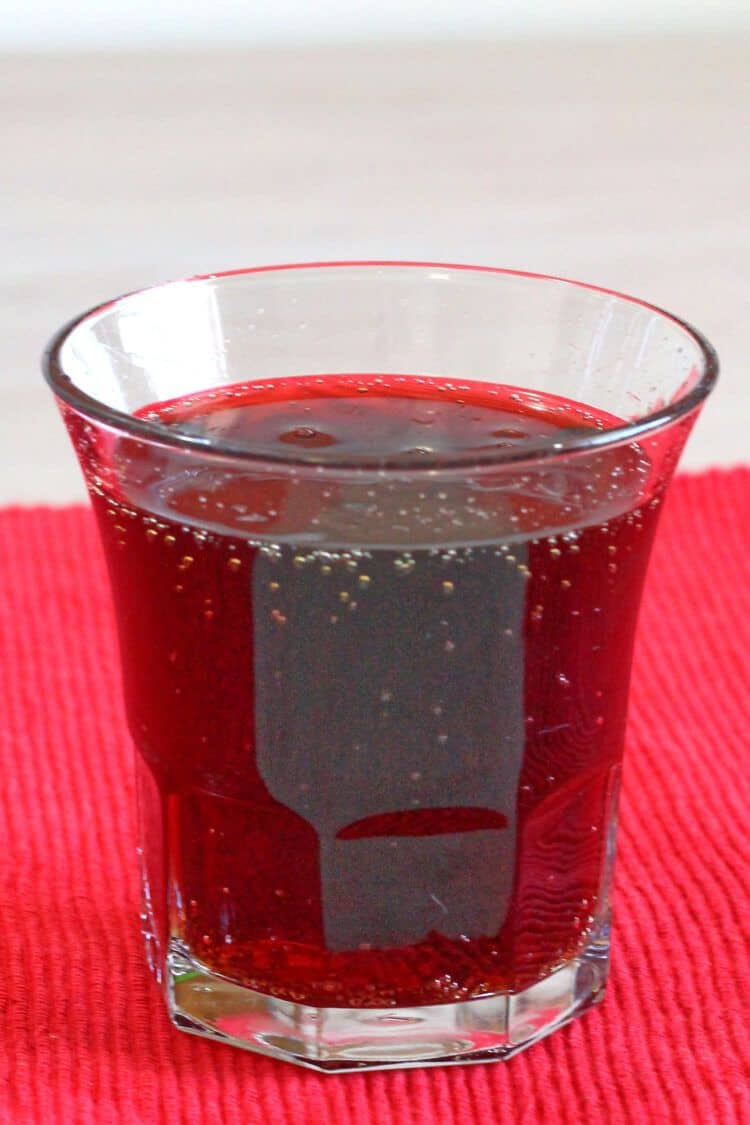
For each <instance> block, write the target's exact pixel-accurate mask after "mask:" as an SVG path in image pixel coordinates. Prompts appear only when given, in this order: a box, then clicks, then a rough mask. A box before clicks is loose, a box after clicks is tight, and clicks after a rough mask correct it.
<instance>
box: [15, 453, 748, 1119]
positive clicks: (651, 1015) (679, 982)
mask: <svg viewBox="0 0 750 1125" xmlns="http://www.w3.org/2000/svg"><path fill="white" fill-rule="evenodd" d="M0 551H1V555H0V560H1V561H0V584H1V586H2V592H1V594H0V653H1V655H2V681H1V682H0V700H1V703H2V714H1V717H0V746H1V750H0V755H1V757H0V764H1V769H2V773H1V774H0V777H2V795H1V796H0V818H1V820H2V845H3V859H2V867H1V868H0V870H1V871H2V892H1V894H2V897H1V899H0V909H1V911H2V913H1V914H0V964H1V965H2V973H1V975H0V995H1V997H2V1012H3V1022H2V1051H1V1052H0V1057H1V1059H2V1061H1V1062H0V1078H1V1079H2V1086H1V1087H0V1122H3V1123H5V1122H13V1123H14V1125H23V1123H25V1122H34V1123H36V1122H43V1123H47V1122H50V1123H55V1125H58V1123H60V1125H61V1123H65V1125H67V1123H71V1125H73V1123H74V1125H78V1123H86V1122H93V1123H96V1125H107V1123H108V1122H117V1123H120V1122H126V1123H127V1122H133V1123H138V1125H143V1123H147V1125H150V1123H151V1122H164V1123H167V1122H169V1123H170V1125H175V1123H177V1122H190V1123H192V1122H201V1123H203V1122H206V1123H216V1125H219V1123H221V1125H253V1123H255V1122H264V1123H265V1122H267V1123H269V1125H270V1123H273V1125H281V1123H295V1125H296V1123H298V1122H308V1121H309V1122H315V1125H327V1123H331V1125H334V1123H335V1125H348V1123H349V1122H352V1123H356V1125H360V1123H368V1125H369V1123H377V1125H391V1123H393V1125H396V1123H398V1125H417V1123H419V1125H427V1123H428V1122H429V1123H430V1125H432V1123H433V1122H439V1123H442V1122H448V1123H452V1122H462V1123H466V1122H471V1121H477V1122H479V1121H482V1122H485V1121H490V1122H500V1121H511V1122H514V1123H515V1122H519V1123H523V1125H527V1123H532V1122H537V1121H540V1122H541V1121H544V1122H545V1123H550V1125H557V1123H564V1122H570V1123H571V1125H580V1122H582V1121H592V1122H597V1123H598V1122H607V1123H608V1125H616V1123H618V1122H627V1123H631V1122H634V1123H635V1122H637V1123H639V1125H640V1123H642V1122H643V1123H648V1125H652V1123H654V1122H666V1121H668V1122H672V1121H679V1122H680V1123H682V1125H688V1123H690V1122H700V1123H701V1125H706V1123H707V1122H708V1123H714V1122H721V1123H724V1122H750V1018H749V1017H748V1012H747V1008H748V1002H749V1001H750V983H749V979H750V977H749V973H748V969H749V968H750V957H749V956H748V954H749V953H750V889H749V887H748V882H749V880H748V875H749V874H750V863H749V860H750V837H749V834H748V822H749V820H750V799H749V798H750V792H749V790H750V769H749V768H748V767H749V766H750V750H749V748H748V729H749V728H750V716H749V715H748V696H749V694H750V691H749V687H748V681H749V674H750V469H736V470H733V471H713V472H709V473H704V474H702V475H700V476H694V477H683V478H680V479H678V481H677V482H676V483H675V485H674V487H673V491H672V494H671V496H670V499H669V502H668V504H667V506H666V510H665V512H664V516H663V521H662V525H661V531H660V535H659V538H658V542H657V546H656V549H655V553H654V557H653V562H652V566H651V571H650V576H649V581H648V589H647V593H646V597H645V602H644V606H643V613H642V617H641V624H640V640H639V644H638V649H637V657H636V667H635V672H634V683H633V697H632V707H631V720H630V729H629V746H628V754H627V759H626V762H627V764H626V771H625V790H624V799H623V809H622V828H621V835H620V855H619V863H618V874H617V881H616V893H615V941H614V954H613V973H612V981H611V985H610V989H609V993H608V996H607V999H606V1001H605V1003H604V1005H603V1006H602V1007H600V1008H598V1009H596V1010H595V1011H593V1012H591V1013H589V1014H588V1015H586V1016H584V1017H583V1018H582V1019H581V1020H579V1021H577V1022H575V1023H573V1024H572V1025H570V1026H569V1027H567V1028H566V1029H564V1030H563V1031H560V1032H557V1033H556V1034H555V1035H553V1036H552V1037H551V1038H549V1039H547V1040H545V1041H544V1042H543V1043H540V1044H538V1045H537V1046H536V1047H532V1048H531V1050H530V1051H527V1052H526V1053H524V1054H522V1055H519V1056H517V1057H516V1058H515V1059H513V1060H512V1061H511V1062H509V1063H505V1064H503V1063H500V1064H494V1065H481V1066H472V1067H451V1068H447V1067H443V1068H437V1069H434V1070H406V1071H390V1072H380V1073H371V1074H350V1075H338V1076H321V1075H317V1074H313V1073H309V1072H306V1071H303V1070H300V1069H298V1068H295V1067H292V1066H290V1065H288V1064H284V1063H277V1062H273V1061H271V1060H269V1059H265V1058H261V1057H259V1056H253V1055H250V1054H246V1053H244V1052H240V1051H237V1050H235V1049H232V1048H229V1047H225V1046H221V1045H218V1044H213V1043H209V1042H205V1041H201V1040H197V1039H194V1038H191V1037H188V1036H187V1035H184V1034H182V1033H180V1032H177V1031H175V1030H174V1029H173V1028H172V1026H171V1025H170V1023H169V1022H168V1020H167V1016H166V1012H165V1009H164V1005H163V1002H162V999H161V996H160V994H159V992H158V989H157V987H156V985H155V983H154V982H153V980H152V979H151V977H150V975H149V973H148V971H147V969H146V965H145V961H144V957H143V952H142V949H141V940H140V935H139V932H138V924H137V910H138V885H137V877H136V866H135V856H134V847H135V844H134V830H133V820H134V817H133V784H132V777H131V767H130V747H129V745H128V738H127V734H126V731H125V723H124V718H123V712H122V706H121V701H120V689H119V682H118V671H117V657H116V648H115V638H114V632H113V623H112V615H111V611H110V606H109V600H108V591H107V586H106V580H105V575H104V567H103V563H102V559H101V555H100V552H99V546H98V542H97V540H96V534H95V530H94V526H93V522H92V519H91V516H90V514H89V512H88V511H87V510H85V509H83V508H79V507H75V508H68V509H62V510H51V509H33V510H19V509H14V510H6V511H4V512H2V513H0Z"/></svg>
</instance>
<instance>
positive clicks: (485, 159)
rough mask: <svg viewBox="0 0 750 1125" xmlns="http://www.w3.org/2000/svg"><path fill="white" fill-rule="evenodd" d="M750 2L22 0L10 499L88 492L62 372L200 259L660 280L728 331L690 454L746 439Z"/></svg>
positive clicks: (12, 183) (632, 286)
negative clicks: (117, 318)
mask: <svg viewBox="0 0 750 1125" xmlns="http://www.w3.org/2000/svg"><path fill="white" fill-rule="evenodd" d="M749 75H750V3H748V0H741V2H740V0H658V2H657V3H654V2H653V0H652V2H651V3H648V2H647V0H630V2H623V0H620V2H619V3H617V2H613V3H611V4H605V3H603V0H576V2H575V3H570V2H567V3H565V2H563V0H537V2H533V0H526V2H523V0H502V2H501V0H462V2H460V3H459V2H458V0H450V2H449V0H401V2H397V0H378V2H377V3H375V2H373V3H370V2H368V3H362V2H359V3H358V2H357V0H347V2H345V0H319V2H317V3H313V2H312V0H276V2H274V3H271V2H263V3H260V2H258V0H256V2H255V3H253V2H252V0H214V2H213V3H209V2H208V0H200V2H197V3H193V4H192V5H191V6H188V5H187V4H185V3H184V0H180V2H179V3H178V0H150V2H148V3H147V2H146V0H130V2H126V0H116V2H115V0H110V2H109V3H102V0H55V2H53V0H46V2H45V0H24V2H23V3H22V2H21V0H10V7H8V0H5V6H4V8H3V13H2V15H1V16H0V145H1V147H0V153H1V154H2V170H0V215H1V216H2V218H1V219H0V254H2V261H3V266H4V268H3V270H2V273H0V443H1V447H2V448H3V450H4V451H5V454H6V462H7V466H6V467H5V470H4V472H3V473H0V503H2V502H8V501H13V500H19V501H24V502H30V501H54V502H62V501H66V500H68V499H75V498H80V497H82V495H83V488H82V485H81V482H80V480H79V474H78V469H77V466H76V465H75V463H74V461H73V457H72V453H70V451H69V450H68V447H67V441H66V438H65V436H64V434H63V432H62V429H61V427H60V425H59V422H58V420H57V418H56V415H55V412H54V409H53V407H52V404H51V401H50V398H49V393H48V392H47V390H46V388H45V387H44V386H43V385H42V383H41V379H40V376H39V366H38V357H39V353H40V351H41V350H42V347H43V345H44V343H45V341H46V339H47V338H48V337H49V336H50V335H51V334H52V332H53V331H54V330H55V329H56V328H57V327H58V326H59V324H60V323H62V322H63V321H64V320H66V319H68V318H70V317H71V316H72V315H74V314H75V313H77V312H78V311H80V310H82V309H84V308H86V307H88V306H90V305H92V304H94V303H96V302H99V301H101V300H103V299H105V298H107V297H110V296H113V295H116V294H118V293H120V292H123V291H125V290H128V289H132V288H135V287H138V286H142V285H147V284H151V283H154V282H157V281H161V280H165V279H167V278H170V277H176V276H181V275H186V274H191V273H196V272H207V271H213V270H220V269H225V268H231V267H236V266H241V265H252V264H263V263H269V262H279V261H293V260H297V261H300V260H310V259H320V258H357V257H367V256H370V257H386V258H387V257H391V258H411V259H414V258H429V259H433V260H444V261H445V260H447V261H451V260H452V261H461V262H476V263H481V264H490V265H501V266H509V267H513V268H520V269H530V270H536V271H541V272H550V273H557V274H562V275H567V276H572V277H577V278H580V279H583V280H587V281H591V282H594V283H598V284H601V285H605V286H611V287H613V288H616V289H622V290H624V291H626V292H632V293H635V294H638V295H640V296H642V297H644V298H646V299H648V300H651V301H654V302H656V303H657V304H661V305H664V306H666V307H668V308H671V309H673V310H674V311H675V312H677V313H679V314H681V315H683V316H685V317H687V318H688V319H690V320H692V321H694V322H695V323H696V324H697V325H698V326H699V327H700V328H702V329H703V330H704V331H705V332H706V333H707V335H708V336H709V338H710V339H712V341H713V342H714V343H715V345H716V346H717V348H718V350H719V352H720V355H721V358H722V360H723V366H724V379H723V382H722V384H721V386H720V390H719V391H718V392H717V393H716V394H715V396H714V399H713V401H712V402H711V403H710V405H709V406H708V408H707V410H706V412H705V415H704V418H703V419H702V421H701V423H700V424H699V426H698V428H697V431H696V434H695V436H694V437H693V439H692V441H691V443H690V446H689V448H688V452H687V456H686V459H685V462H684V463H685V464H686V465H687V466H688V467H693V468H698V467H702V466H705V465H707V464H713V463H733V462H736V461H739V460H747V459H748V453H749V451H750V443H749V442H748V439H747V432H748V422H750V389H749V388H750V379H748V377H747V359H746V356H747V352H748V343H749V341H748V333H747V325H748V323H750V316H749V315H748V314H749V313H750V307H749V305H750V204H749V203H748V200H750V155H749V153H750V144H749V143H748V142H749V140H750V109H749V107H750V77H749Z"/></svg>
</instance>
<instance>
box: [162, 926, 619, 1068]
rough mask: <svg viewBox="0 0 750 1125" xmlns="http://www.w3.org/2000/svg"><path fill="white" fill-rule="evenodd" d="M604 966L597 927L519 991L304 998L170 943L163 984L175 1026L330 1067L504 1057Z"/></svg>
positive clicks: (588, 989)
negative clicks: (402, 1002) (370, 1003)
mask: <svg viewBox="0 0 750 1125" xmlns="http://www.w3.org/2000/svg"><path fill="white" fill-rule="evenodd" d="M607 968H608V943H607V941H606V939H605V940H603V935H602V934H601V933H600V934H599V935H597V938H596V940H595V941H592V942H591V943H590V944H589V945H588V946H587V947H586V948H585V949H583V950H582V951H581V952H580V953H579V954H577V955H576V956H575V957H573V958H571V960H570V961H568V962H567V963H566V964H564V965H563V966H561V967H560V968H558V969H557V970H555V972H553V973H551V974H550V975H549V976H548V977H546V978H545V979H544V980H541V981H538V982H537V983H536V984H533V985H531V986H530V987H529V988H526V989H524V990H523V991H522V992H516V993H496V994H494V995H489V996H480V997H476V998H475V999H473V1000H466V1001H464V1002H462V1003H458V1004H431V1005H426V1006H424V1007H415V1008H313V1007H308V1006H307V1005H304V1004H294V1003H291V1002H290V1001H288V1000H278V999H276V998H274V997H273V996H265V995H263V994H262V993H259V992H253V991H252V990H251V989H248V988H243V987H241V986H239V985H237V984H233V983H232V982H231V981H228V980H225V979H223V978H221V977H218V976H216V975H214V974H212V973H211V972H209V971H208V970H207V969H206V968H205V967H204V966H203V965H201V964H200V963H199V962H198V961H196V960H195V959H194V958H192V957H191V956H190V955H189V954H188V953H187V952H186V951H184V950H182V949H180V947H179V946H178V945H177V944H173V946H172V948H171V950H170V953H169V955H168V957H167V966H166V969H167V971H166V989H167V997H168V1003H169V1011H170V1015H171V1017H172V1021H173V1022H174V1024H175V1025H176V1026H177V1027H179V1028H181V1029H182V1030H183V1031H189V1032H192V1033H193V1034H195V1035H204V1036H206V1037H207V1038H209V1039H215V1040H218V1041H220V1042H222V1043H229V1044H233V1045H234V1046H236V1047H244V1048H246V1049H247V1050H250V1051H258V1052H260V1053H261V1054H264V1055H270V1056H272V1057H273V1058H277V1059H286V1060H287V1062H292V1063H297V1064H298V1065H299V1066H305V1067H309V1068H311V1069H312V1070H318V1071H325V1072H328V1073H336V1072H341V1071H351V1070H363V1069H370V1070H382V1069H385V1068H393V1067H407V1066H443V1065H447V1064H456V1063H479V1062H494V1061H499V1060H501V1059H507V1058H510V1056H511V1055H514V1054H516V1052H518V1051H522V1050H523V1049H524V1048H525V1047H530V1046H531V1044H532V1043H536V1042H537V1040H539V1039H542V1038H543V1037H544V1036H545V1035H549V1033H550V1032H552V1031H555V1030H556V1029H557V1028H558V1027H562V1026H563V1024H566V1023H568V1021H569V1020H571V1019H573V1018H574V1017H575V1016H578V1015H580V1014H581V1013H583V1012H585V1011H586V1010H587V1009H588V1008H590V1007H592V1005H594V1004H596V1003H598V1002H599V1001H600V1000H601V999H602V998H603V995H604V986H605V984H606V978H607Z"/></svg>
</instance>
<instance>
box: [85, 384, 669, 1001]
mask: <svg viewBox="0 0 750 1125" xmlns="http://www.w3.org/2000/svg"><path fill="white" fill-rule="evenodd" d="M398 380H399V381H398V382H397V381H396V380H395V379H393V378H391V379H390V380H382V381H380V382H378V383H375V382H374V378H373V377H369V376H368V377H362V378H358V377H354V376H352V377H339V376H337V377H331V378H330V379H328V380H323V381H321V379H320V378H319V377H310V378H308V379H305V380H300V379H296V380H283V381H279V382H277V383H276V384H272V385H270V386H271V387H272V390H271V391H270V392H269V391H268V389H265V390H264V387H263V385H261V384H247V385H242V386H237V387H232V388H228V389H225V390H224V391H223V392H221V393H220V394H219V395H218V397H217V392H211V396H210V397H209V396H206V395H201V396H192V397H191V398H190V399H188V400H186V401H183V402H182V403H179V402H177V403H174V402H173V403H168V404H164V405H162V406H161V407H152V408H151V415H152V416H154V415H156V416H158V417H160V418H161V420H162V422H163V423H164V424H168V425H172V426H175V427H178V428H180V429H185V428H187V429H189V430H190V431H191V432H192V433H194V434H196V433H197V434H205V435H212V436H213V437H214V438H216V436H217V435H221V437H222V438H223V439H224V440H226V441H231V442H233V443H234V444H242V445H243V446H245V447H247V448H251V449H252V450H253V451H258V452H261V453H264V454H266V455H269V456H274V455H275V453H276V451H277V449H279V448H280V449H281V450H282V454H281V455H282V456H283V455H284V452H283V451H286V456H288V455H289V450H290V449H293V450H294V454H293V455H294V456H295V457H296V456H298V453H299V451H301V452H302V454H303V456H312V457H313V458H315V459H318V458H321V457H322V456H326V455H327V453H328V451H331V450H333V451H335V454H336V457H337V459H339V458H342V457H344V455H345V458H346V460H350V461H352V462H356V461H357V460H358V459H361V460H363V461H365V460H366V461H368V462H369V461H371V460H372V459H373V458H379V459H382V460H386V461H389V462H392V461H394V460H396V461H398V460H399V459H402V458H404V459H406V460H407V461H408V462H409V463H411V462H413V461H419V460H420V459H422V458H428V459H429V458H430V457H433V456H437V455H439V456H440V457H445V458H448V459H450V457H451V456H452V455H453V454H455V453H456V452H457V451H459V452H460V451H465V450H474V451H477V450H485V449H487V448H508V447H514V446H515V447H519V446H523V445H524V443H529V442H532V443H536V442H539V441H540V440H541V441H543V442H544V441H546V442H554V441H555V439H556V438H557V437H559V435H561V434H563V433H564V432H565V431H569V430H570V429H571V428H576V429H578V428H581V427H595V426H599V427H601V426H603V425H605V424H609V421H611V420H606V419H603V418H602V417H597V416H596V415H595V414H594V413H593V412H592V411H589V410H587V409H586V408H585V407H580V406H576V405H575V404H565V403H563V402H561V401H560V400H559V399H554V398H551V397H550V398H544V397H543V396H540V395H528V394H525V393H523V392H517V391H514V390H513V389H512V388H491V389H488V388H487V387H486V386H483V385H478V384H462V385H461V388H460V389H458V388H456V387H454V386H451V385H450V384H448V385H446V384H444V383H443V386H444V387H446V389H443V390H442V391H441V390H439V389H438V383H440V382H441V381H439V380H434V379H433V380H430V379H418V378H416V377H415V378H414V379H413V380H410V379H409V378H408V377H398ZM265 387H266V388H268V387H269V384H266V385H265ZM361 387H364V388H365V389H364V390H361V389H359V388H361ZM490 390H494V391H496V392H497V393H496V394H493V395H490V393H489V391H490ZM514 396H515V397H514ZM428 435H429V436H428ZM420 449H428V452H427V453H423V452H418V450H420ZM98 456H99V458H100V460H104V458H105V456H106V457H107V458H109V459H110V467H112V466H113V469H112V471H111V472H110V473H109V474H108V473H107V472H106V471H104V472H101V473H100V474H99V475H98V476H97V478H96V482H95V484H94V485H93V499H94V505H95V508H96V510H97V514H98V516H99V522H100V526H101V531H102V537H103V541H104V545H105V550H106V552H107V556H108V561H109V565H110V568H111V571H112V577H113V587H114V590H115V598H116V608H117V612H118V622H119V627H120V636H121V645H122V654H123V668H124V678H125V691H126V704H127V709H128V717H129V722H130V727H131V730H132V733H133V737H134V739H135V742H136V745H137V747H138V751H139V758H138V760H139V767H138V768H139V789H140V794H141V797H140V802H141V830H140V832H141V842H142V847H143V852H144V865H145V871H146V891H147V893H146V914H147V916H148V917H147V925H148V927H149V928H150V931H151V933H152V935H153V939H154V940H156V941H157V942H158V943H159V944H160V945H161V946H163V945H164V944H165V943H166V941H167V937H168V934H169V935H170V936H171V938H172V940H177V941H178V942H179V943H180V944H181V945H182V946H183V947H186V948H187V949H188V950H189V951H190V952H191V953H192V955H193V956H194V957H196V958H197V959H199V960H200V961H202V962H203V963H204V964H205V965H206V966H207V967H208V968H209V969H213V970H215V971H218V972H220V973H223V974H224V975H226V976H228V977H230V978H231V979H233V980H236V981H238V982H240V983H244V984H246V985H247V986H248V987H251V988H255V989H258V990H259V991H261V992H264V993H270V994H274V995H277V996H280V997H284V998H286V999H291V1000H294V1001H299V1002H305V1003H309V1004H317V1005H322V1006H327V1005H333V1006H354V1007H358V1006H363V1007H379V1006H390V1005H397V1004H398V1005H402V1004H407V1005H413V1004H429V1003H437V1002H448V1001H455V1000H461V999H465V998H467V997H470V996H476V995H481V994H485V993H489V992H497V991H507V990H513V989H518V988H523V987H526V986H527V985H528V984H530V983H532V982H533V981H534V980H536V979H539V977H540V976H543V975H545V974H546V973H547V972H549V971H550V970H551V969H552V968H554V967H555V966H556V965H558V964H560V962H561V961H563V960H564V959H565V958H566V957H568V956H570V955H571V954H573V953H574V952H575V951H576V950H578V949H580V948H581V947H582V946H583V945H584V944H585V943H586V942H587V941H588V940H589V939H590V938H591V936H592V935H593V934H595V932H596V930H597V927H599V926H601V925H603V924H604V923H605V922H606V916H607V885H606V884H607V880H608V877H609V872H608V855H609V851H610V850H611V846H609V850H608V842H607V841H608V834H609V826H610V823H611V821H612V818H613V814H614V803H615V799H616V790H617V782H618V775H619V762H620V759H621V754H622V740H623V731H624V722H625V709H626V700H627V687H628V678H629V669H630V659H631V649H632V640H633V629H634V623H635V610H636V607H637V603H638V599H639V596H640V588H641V583H642V579H643V574H644V570H645V566H646V562H647V556H648V549H649V546H650V542H651V537H652V533H653V530H654V525H655V521H656V518H657V514H658V498H657V499H652V500H651V501H650V502H648V503H642V493H643V490H644V488H645V482H646V479H647V466H645V463H644V462H643V460H642V459H641V458H640V457H639V455H638V453H637V451H634V449H633V448H632V447H630V448H629V449H626V450H619V451H614V452H613V451H609V452H608V453H606V454H603V455H601V456H597V457H594V458H593V459H592V460H591V461H590V462H589V464H588V465H587V467H586V471H585V472H583V473H582V471H581V468H580V466H570V467H569V468H566V467H564V466H563V467H560V465H559V464H558V465H557V466H556V467H555V468H554V470H547V469H544V470H543V471H542V470H540V471H539V473H538V474H537V475H533V474H532V475H531V476H529V475H526V476H521V477H517V478H513V479H511V480H508V479H507V478H506V477H505V476H503V477H502V478H497V479H496V478H494V477H492V478H491V479H489V480H487V479H485V478H484V477H483V478H481V479H479V478H477V479H476V480H474V478H470V476H467V475H463V476H462V477H461V478H460V480H458V481H454V482H453V483H451V482H450V481H449V482H447V483H446V481H444V480H442V479H441V478H440V477H439V476H438V478H437V479H435V480H432V479H431V478H429V477H424V476H423V477H422V478H421V479H420V481H419V482H418V483H416V484H414V483H413V482H412V483H410V484H409V485H408V486H407V484H405V483H404V482H401V484H400V485H397V486H396V488H395V491H394V487H393V484H392V482H390V481H389V482H379V481H378V478H377V477H376V476H375V477H373V479H369V478H368V479H367V480H366V481H365V482H364V483H363V484H361V485H360V484H359V483H357V482H355V484H344V483H341V482H340V481H339V482H337V481H336V480H335V479H333V480H329V479H326V480H325V481H323V482H322V483H321V482H320V481H318V480H317V478H314V479H313V478H311V479H310V481H307V480H306V479H303V480H299V479H297V478H295V477H294V476H291V477H290V476H289V474H287V475H286V476H284V474H282V473H280V474H278V475H273V474H272V475H268V474H266V475H262V476H260V477H259V476H258V475H257V474H251V475H245V476H242V475H241V474H240V475H228V474H226V473H224V472H223V471H221V472H220V471H219V470H218V469H206V468H205V466H204V467H201V468H199V469H192V468H186V467H185V465H184V463H183V462H182V461H179V460H174V457H173V455H172V454H169V453H167V454H164V453H162V452H159V453H158V454H156V453H152V452H151V451H149V450H145V451H144V450H143V449H142V448H140V449H139V450H137V451H136V452H135V453H134V452H133V450H129V451H128V455H127V457H126V456H125V455H124V454H122V452H120V454H118V453H117V451H115V452H114V453H113V452H112V451H111V450H110V451H107V452H106V455H105V453H104V452H102V451H101V450H100V451H99V453H98ZM170 458H171V460H170ZM303 476H304V474H303ZM352 489H355V490H356V491H355V492H352ZM326 493H327V495H326ZM368 493H372V495H371V496H369V497H368V495H367V494H368ZM368 504H369V505H370V508H371V509H372V510H370V511H369V514H368ZM316 520H317V521H318V523H317V524H316V522H315V521H316ZM399 521H400V522H399ZM454 521H458V524H456V523H455V522H454ZM398 528H400V529H401V530H400V531H399V530H398ZM550 528H553V529H554V530H553V531H550V530H549V529H550ZM302 529H304V533H303V531H302ZM394 529H396V530H394ZM347 532H349V533H350V540H351V541H350V542H347ZM399 536H400V537H401V538H400V539H399ZM316 537H317V538H316ZM394 539H395V542H394ZM334 540H335V541H334ZM379 540H380V542H379ZM321 541H322V542H323V544H324V545H323V546H321V545H320V542H321ZM415 542H416V543H418V544H419V543H420V542H421V543H423V545H417V546H413V545H412V544H413V543H415ZM383 543H385V545H383Z"/></svg>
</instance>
